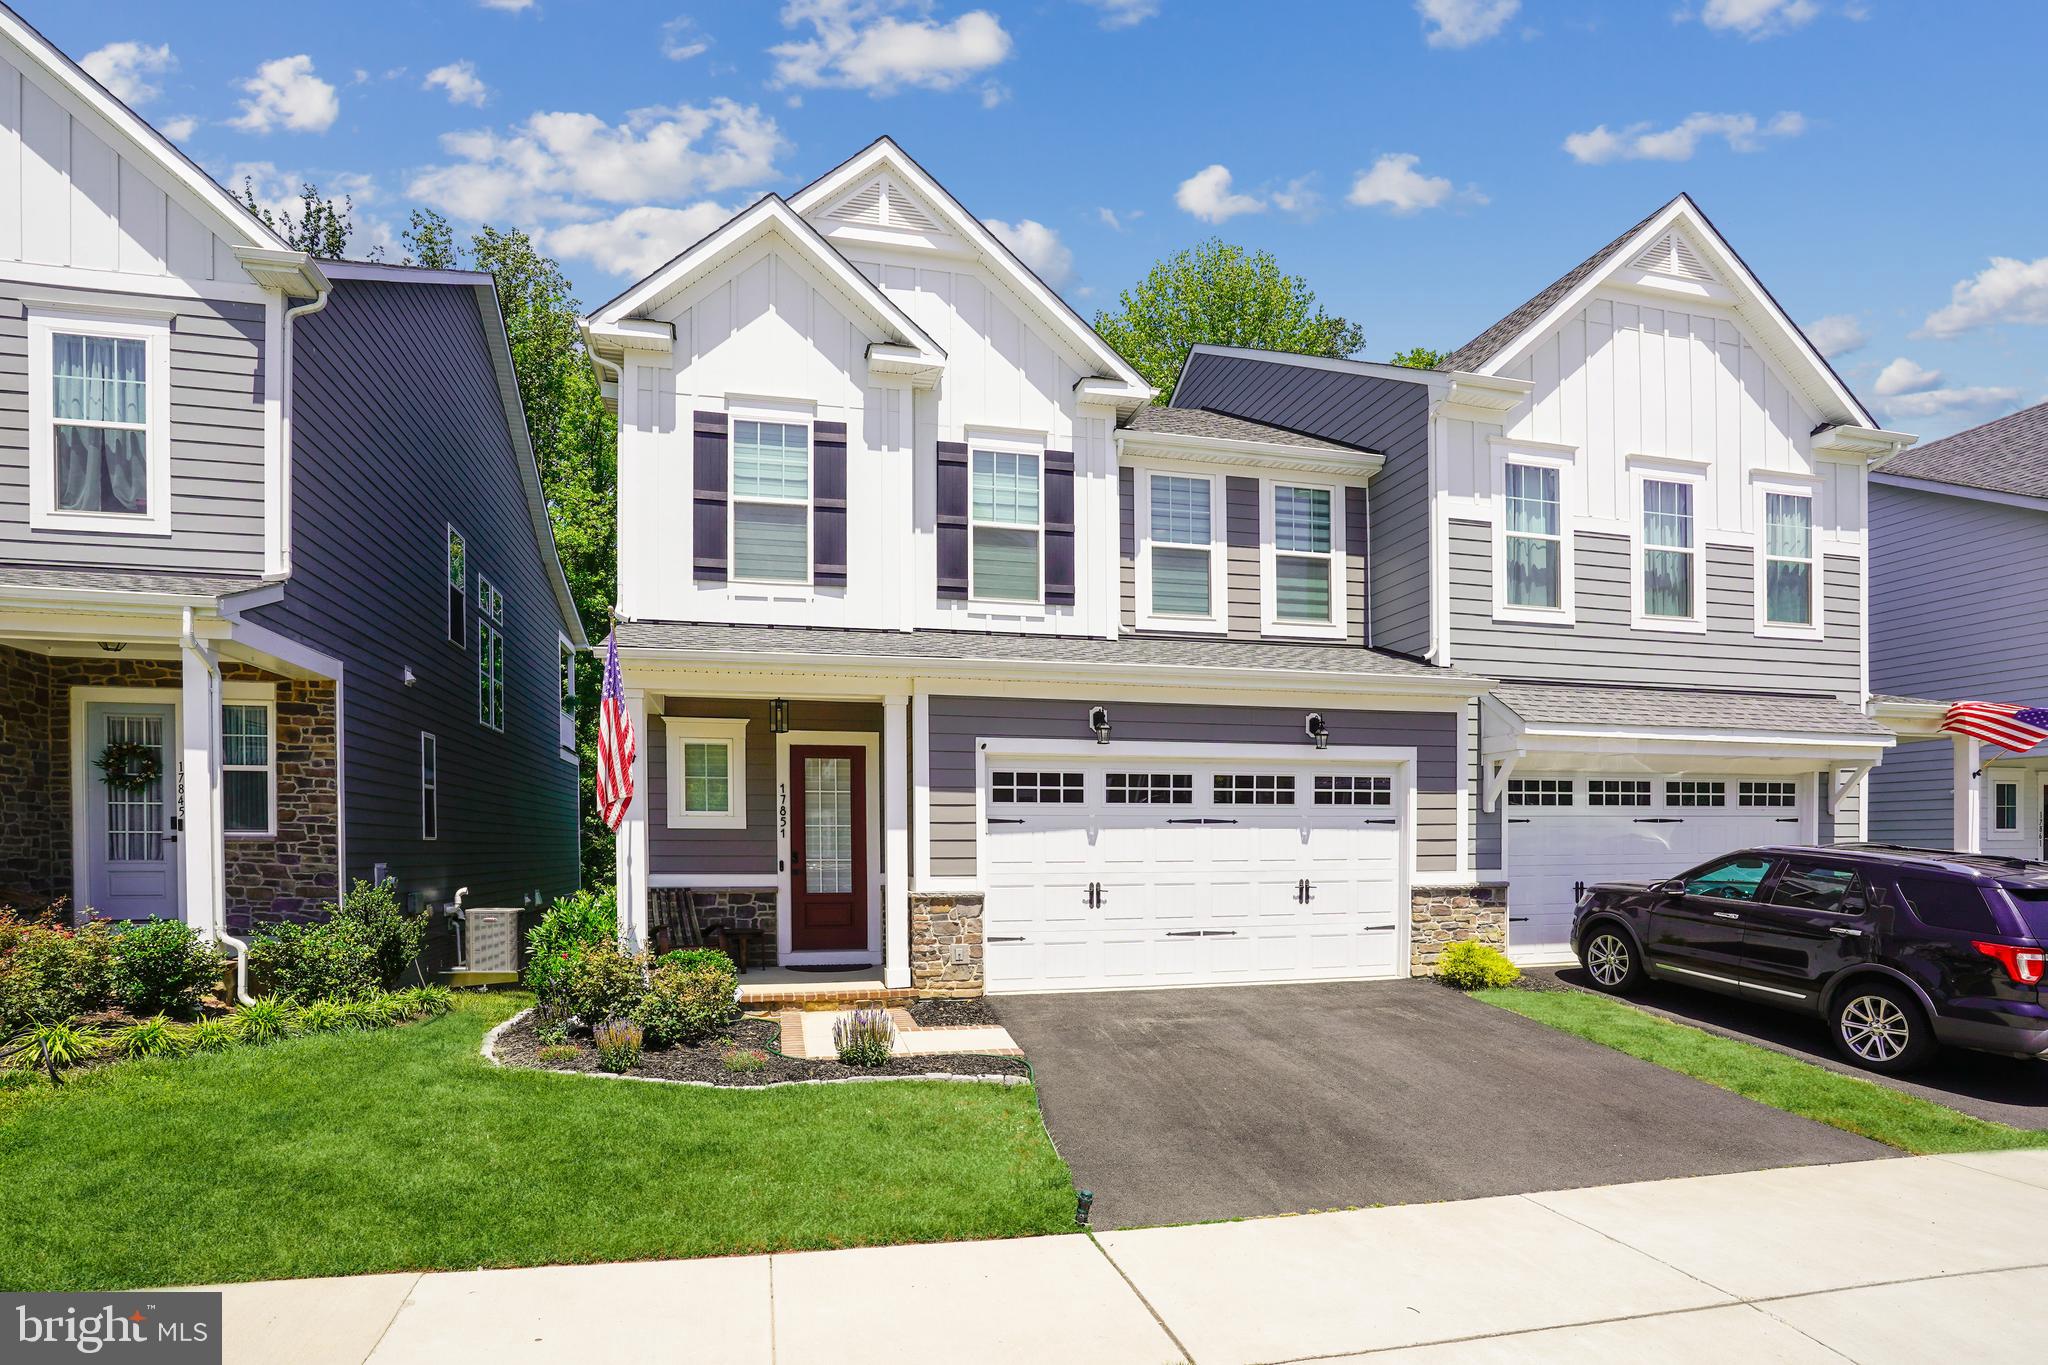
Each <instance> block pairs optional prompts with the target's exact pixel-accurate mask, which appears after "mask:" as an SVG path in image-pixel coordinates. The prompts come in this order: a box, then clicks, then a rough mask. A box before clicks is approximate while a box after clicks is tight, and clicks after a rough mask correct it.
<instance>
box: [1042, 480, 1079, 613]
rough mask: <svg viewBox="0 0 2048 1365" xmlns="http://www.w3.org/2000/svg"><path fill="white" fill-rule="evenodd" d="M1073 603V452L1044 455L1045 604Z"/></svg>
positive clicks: (1069, 604)
mask: <svg viewBox="0 0 2048 1365" xmlns="http://www.w3.org/2000/svg"><path fill="white" fill-rule="evenodd" d="M1073 601H1074V452H1073V451H1071V450H1048V451H1046V452H1045V603H1046V605H1047V606H1054V605H1059V604H1065V605H1068V606H1071V605H1072V604H1073Z"/></svg>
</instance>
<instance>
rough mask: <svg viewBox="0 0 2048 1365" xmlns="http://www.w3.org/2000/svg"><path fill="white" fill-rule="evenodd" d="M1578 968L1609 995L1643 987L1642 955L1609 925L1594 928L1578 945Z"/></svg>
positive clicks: (1627, 939) (1629, 940)
mask: <svg viewBox="0 0 2048 1365" xmlns="http://www.w3.org/2000/svg"><path fill="white" fill-rule="evenodd" d="M1579 965H1580V966H1581V967H1584V968H1585V969H1586V975H1587V976H1590V977H1592V978H1593V984H1594V985H1595V986H1597V987H1598V988H1599V989H1601V990H1603V991H1606V992H1607V993H1608V994H1609V995H1627V994H1628V993H1629V992H1630V991H1633V990H1634V989H1636V987H1638V986H1640V985H1642V984H1643V960H1642V955H1641V954H1640V953H1638V952H1637V951H1636V945H1635V943H1634V942H1633V941H1632V940H1631V939H1630V938H1629V936H1628V935H1627V934H1625V933H1623V932H1622V931H1621V930H1620V929H1619V928H1617V927H1615V926H1614V925H1612V924H1604V923H1603V924H1597V925H1595V926H1594V927H1593V930H1592V932H1591V933H1589V934H1587V935H1586V937H1585V939H1584V941H1583V942H1581V943H1580V944H1579Z"/></svg>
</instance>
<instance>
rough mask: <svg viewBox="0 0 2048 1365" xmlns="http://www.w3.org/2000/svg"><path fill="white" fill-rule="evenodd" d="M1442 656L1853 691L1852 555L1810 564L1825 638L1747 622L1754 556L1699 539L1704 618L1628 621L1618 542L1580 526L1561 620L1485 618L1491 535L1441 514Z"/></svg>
mask: <svg viewBox="0 0 2048 1365" xmlns="http://www.w3.org/2000/svg"><path fill="white" fill-rule="evenodd" d="M1450 548H1451V555H1450V575H1451V584H1450V588H1451V658H1452V661H1453V662H1454V663H1455V664H1456V665H1457V666H1458V667H1459V668H1461V669H1466V670H1469V671H1471V672H1475V673H1482V674H1487V675H1490V676H1494V677H1501V678H1527V679H1536V680H1542V681H1550V682H1588V681H1596V682H1603V683H1635V684H1640V685H1646V686H1653V687H1725V688H1734V689H1747V690H1750V691H1783V692H1830V693H1834V694H1835V695H1837V696H1840V697H1842V698H1843V699H1844V700H1847V701H1852V702H1856V703H1858V704H1860V703H1861V701H1862V690H1861V689H1862V631H1861V615H1862V607H1861V603H1860V594H1861V566H1860V564H1859V563H1858V561H1857V560H1855V559H1851V558H1848V557H1846V556H1841V555H1829V556H1827V558H1826V562H1825V565H1824V567H1823V570H1822V578H1823V583H1822V590H1823V594H1824V597H1825V601H1824V603H1823V607H1824V613H1825V615H1824V621H1825V626H1826V638H1825V639H1821V640H1779V639H1765V638H1760V637H1759V636H1758V635H1757V634H1756V619H1755V579H1754V556H1753V554H1752V552H1751V551H1748V550H1744V549H1741V548H1738V547H1733V546H1726V545H1709V546H1707V550H1706V574H1707V580H1706V594H1707V630H1706V633H1705V634H1701V635H1687V634H1681V633H1677V632H1666V631H1659V632H1639V631H1634V630H1631V629H1630V628H1629V615H1630V611H1629V601H1630V580H1629V574H1630V565H1629V542H1628V540H1627V538H1626V537H1624V536H1615V535H1605V534H1595V533H1589V532H1581V533H1579V536H1578V538H1577V541H1576V542H1575V551H1574V553H1575V555H1576V557H1577V574H1576V579H1575V583H1574V592H1575V594H1576V599H1577V600H1576V604H1575V605H1576V615H1577V617H1578V620H1577V622H1576V623H1575V624H1573V625H1568V626H1567V625H1556V626H1550V625H1535V624H1528V623H1523V622H1496V621H1495V620H1494V619H1493V535H1492V531H1491V528H1489V527H1488V526H1487V525H1485V524H1484V523H1482V522H1472V521H1453V522H1452V523H1451V547H1450Z"/></svg>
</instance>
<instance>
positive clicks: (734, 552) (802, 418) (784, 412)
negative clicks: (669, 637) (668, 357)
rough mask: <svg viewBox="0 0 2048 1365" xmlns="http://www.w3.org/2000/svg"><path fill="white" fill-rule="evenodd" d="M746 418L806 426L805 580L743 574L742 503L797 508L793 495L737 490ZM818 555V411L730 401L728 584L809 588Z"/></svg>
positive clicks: (727, 433) (783, 589) (775, 588)
mask: <svg viewBox="0 0 2048 1365" xmlns="http://www.w3.org/2000/svg"><path fill="white" fill-rule="evenodd" d="M742 422H771V423H774V424H775V425H777V426H785V427H802V428H803V429H804V497H803V499H802V502H801V506H802V507H803V509H804V576H803V577H802V578H743V577H741V576H740V572H739V562H740V541H739V505H740V504H741V503H742V502H748V503H752V504H754V505H755V506H758V507H796V506H798V505H799V502H798V500H797V499H795V498H763V497H758V496H756V495H754V494H752V493H749V494H747V495H746V496H745V497H744V498H743V497H741V496H740V493H739V480H738V479H736V478H734V477H733V473H734V471H735V470H736V469H737V468H738V464H737V459H738V447H739V426H740V423H742ZM817 559H818V417H817V412H816V411H815V409H813V408H811V407H810V406H808V405H806V406H803V407H777V406H774V405H772V404H766V403H751V404H741V405H728V407H727V409H726V427H725V563H726V572H727V582H728V583H729V584H736V585H738V586H740V587H747V588H766V589H769V590H770V591H781V592H790V591H794V590H796V589H803V590H805V591H809V590H810V589H811V588H812V587H814V586H815V578H816V569H815V567H814V566H815V565H816V563H817Z"/></svg>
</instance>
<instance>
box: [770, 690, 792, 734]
mask: <svg viewBox="0 0 2048 1365" xmlns="http://www.w3.org/2000/svg"><path fill="white" fill-rule="evenodd" d="M768 729H769V730H770V731H771V732H772V733H774V734H778V735H786V734H788V733H789V703H788V702H786V701H784V700H783V699H782V698H780V697H777V698H776V699H775V700H774V701H771V702H769V703H768Z"/></svg>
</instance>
